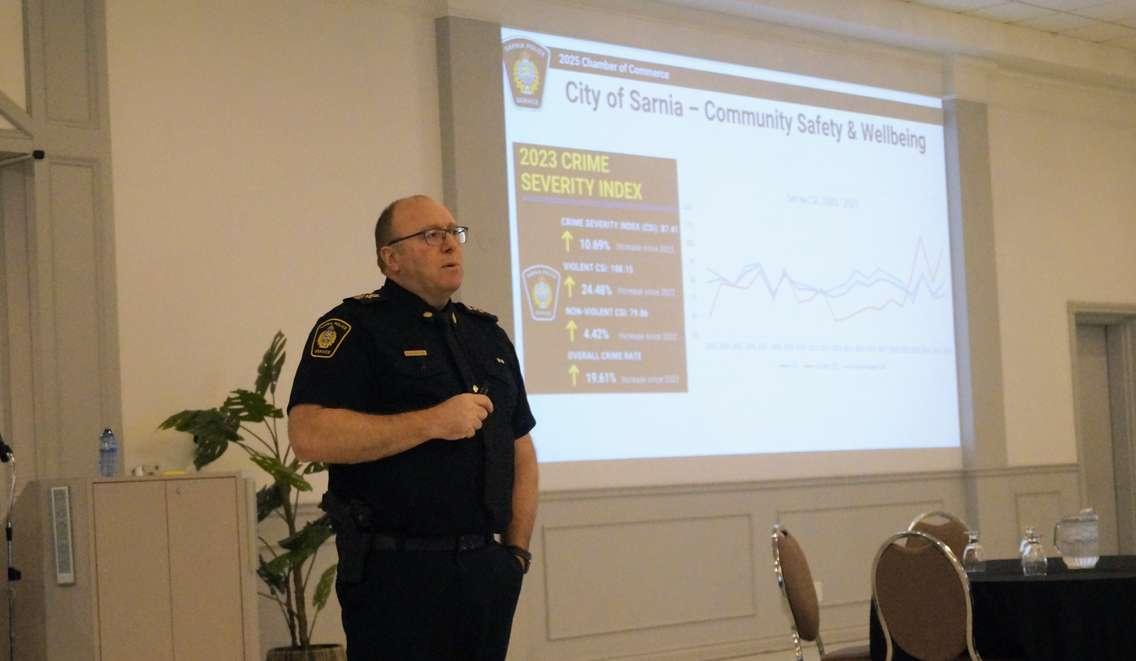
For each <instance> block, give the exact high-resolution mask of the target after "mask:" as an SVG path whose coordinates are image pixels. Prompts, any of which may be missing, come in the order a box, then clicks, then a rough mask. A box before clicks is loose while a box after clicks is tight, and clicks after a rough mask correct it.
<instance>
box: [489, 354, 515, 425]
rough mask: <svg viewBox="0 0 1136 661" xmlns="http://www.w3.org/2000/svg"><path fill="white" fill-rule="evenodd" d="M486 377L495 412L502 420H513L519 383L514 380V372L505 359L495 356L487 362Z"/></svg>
mask: <svg viewBox="0 0 1136 661" xmlns="http://www.w3.org/2000/svg"><path fill="white" fill-rule="evenodd" d="M485 375H486V377H487V379H486V385H487V386H488V387H489V399H491V400H493V410H494V412H500V413H501V417H502V418H505V419H511V418H512V417H513V409H514V408H515V407H516V405H517V381H516V379H514V378H513V371H512V370H510V369H509V365H508V363H506V362H505V359H504V358H503V357H497V356H493V357H491V358H490V359H489V360H488V361H487V362H486V365H485Z"/></svg>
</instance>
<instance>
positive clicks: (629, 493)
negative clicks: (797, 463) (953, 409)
mask: <svg viewBox="0 0 1136 661" xmlns="http://www.w3.org/2000/svg"><path fill="white" fill-rule="evenodd" d="M1076 470H1077V464H1074V463H1062V464H1039V465H1033V466H1006V467H1000V468H961V469H958V470H938V471H925V472H915V473H877V474H871V475H837V476H823V477H808V478H790V479H778V480H755V481H749V482H728V483H714V484H677V485H660V486H650V487H642V486H636V487H603V488H593V489H564V490H557V491H542V492H541V494H540V499H541V502H558V501H577V500H584V499H590V498H629V497H635V496H665V495H672V496H680V495H688V494H709V493H732V492H744V491H767V490H774V489H788V488H802V489H811V488H817V487H824V486H838V485H839V486H847V485H866V484H890V483H896V482H925V481H928V480H957V479H964V480H965V479H990V478H999V477H1021V476H1026V475H1052V474H1058V473H1067V472H1069V471H1076Z"/></svg>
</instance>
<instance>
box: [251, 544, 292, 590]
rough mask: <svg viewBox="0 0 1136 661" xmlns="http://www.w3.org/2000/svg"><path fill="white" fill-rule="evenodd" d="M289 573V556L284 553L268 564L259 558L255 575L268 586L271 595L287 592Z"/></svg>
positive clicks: (290, 568)
mask: <svg viewBox="0 0 1136 661" xmlns="http://www.w3.org/2000/svg"><path fill="white" fill-rule="evenodd" d="M291 571H292V558H291V554H290V553H284V554H281V555H278V556H276V557H275V558H273V559H272V560H270V561H268V562H265V561H264V558H263V557H262V558H260V567H259V568H258V569H257V570H256V575H257V576H259V577H260V578H261V580H263V581H264V582H265V583H267V584H268V587H269V588H270V589H271V590H272V592H273V593H284V592H287V591H288V574H289V572H291Z"/></svg>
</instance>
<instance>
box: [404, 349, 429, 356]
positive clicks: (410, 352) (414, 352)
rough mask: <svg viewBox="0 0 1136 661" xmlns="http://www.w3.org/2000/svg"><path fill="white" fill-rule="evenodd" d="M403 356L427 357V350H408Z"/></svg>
mask: <svg viewBox="0 0 1136 661" xmlns="http://www.w3.org/2000/svg"><path fill="white" fill-rule="evenodd" d="M402 355H404V356H406V357H407V358H414V357H421V356H425V355H426V350H425V349H407V350H405V351H403V352H402Z"/></svg>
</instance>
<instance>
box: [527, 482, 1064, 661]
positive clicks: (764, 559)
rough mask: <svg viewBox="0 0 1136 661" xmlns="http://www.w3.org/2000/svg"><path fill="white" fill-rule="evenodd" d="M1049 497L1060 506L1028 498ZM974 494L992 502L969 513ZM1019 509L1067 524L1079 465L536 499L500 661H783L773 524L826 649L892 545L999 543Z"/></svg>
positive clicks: (864, 611)
mask: <svg viewBox="0 0 1136 661" xmlns="http://www.w3.org/2000/svg"><path fill="white" fill-rule="evenodd" d="M976 484H981V486H982V489H977V488H975V485H976ZM1048 492H1056V493H1057V494H1058V495H1057V497H1056V500H1054V499H1052V498H1050V497H1049V496H1046V499H1043V500H1042V501H1040V502H1038V501H1037V500H1036V499H1033V500H1031V497H1030V496H1029V495H1028V494H1036V493H1048ZM972 494H981V495H982V497H983V498H985V499H987V500H988V501H989V502H982V503H974V502H971V500H970V496H971V495H972ZM1017 494H1023V499H1024V500H1022V502H1023V503H1025V504H1024V505H1022V507H1024V508H1031V507H1032V508H1034V510H1031V511H1040V512H1043V513H1048V512H1053V511H1064V510H1065V509H1067V505H1068V504H1069V503H1075V502H1076V500H1077V470H1076V466H1071V465H1070V466H1065V465H1062V466H1043V467H1022V468H1012V469H990V470H984V471H980V472H977V473H972V472H968V471H962V470H960V471H938V472H933V473H920V474H906V475H874V476H857V477H839V478H817V479H810V480H785V481H770V482H752V483H742V484H715V485H702V486H676V487H651V488H629V489H603V490H586V491H575V492H567V491H565V492H554V493H545V494H542V496H541V504H540V513H539V515H538V520H537V533H536V535H535V536H534V539H533V552H534V554H535V559H534V562H533V566H532V571H531V572H530V573H529V576H528V577H526V579H525V588H524V590H523V592H522V594H521V602H520V605H519V607H518V609H517V616H516V619H515V621H514V627H513V643H512V646H511V649H510V655H509V659H510V661H585V660H587V661H599V660H601V659H602V660H605V661H646V660H648V659H649V660H651V661H700V660H710V659H729V658H745V657H749V656H753V655H758V654H762V653H767V652H778V651H788V650H789V649H790V647H791V645H792V642H791V638H790V636H789V620H788V617H787V615H786V613H785V610H784V607H783V605H782V601H781V596H780V592H779V591H778V589H777V585H776V582H775V580H774V578H773V572H772V554H771V552H770V538H769V530H770V527H771V526H772V525H773V523H775V522H780V523H781V524H782V525H784V526H785V527H787V528H788V529H789V530H790V531H791V532H792V533H793V534H794V535H796V536H797V537H798V539H799V540H800V541H801V544H802V545H803V547H804V549H805V552H806V554H807V555H808V558H809V562H810V565H811V567H812V571H813V577H814V579H815V580H817V581H820V582H822V584H823V593H824V594H823V600H822V603H821V629H822V632H823V634H824V638H825V641H826V642H828V643H830V644H833V645H836V644H840V643H851V642H860V641H863V640H866V638H867V622H868V604H869V600H870V597H871V583H870V577H869V574H870V571H871V562H872V559H873V558H874V557H875V553H876V550H877V549H878V548H879V544H880V543H881V542H882V541H883V540H884V539H885V538H886V537H887V536H888V535H890V534H891V533H893V532H895V531H897V530H900V529H903V528H905V527H906V525H907V523H908V522H909V521H910V520H911V519H912V518H913V517H914V516H915V515H917V514H919V513H920V512H924V511H927V510H934V509H943V510H947V511H950V512H954V513H956V514H958V515H959V516H961V517H963V518H964V519H966V520H968V522H969V521H970V519H971V518H973V519H974V520H979V519H978V514H979V513H980V512H982V513H985V515H986V517H985V519H983V521H984V522H985V523H986V524H988V525H989V526H991V529H992V530H998V531H999V532H1000V533H1001V536H1002V537H1006V538H1007V539H1008V538H1009V537H1012V536H1014V535H1016V532H1015V527H1016V525H1017V524H1016V518H1015V514H1014V513H1015V512H1016V510H1017V508H1018V507H1019V502H1018V501H1019V500H1021V499H1019V498H1018V497H1017ZM1041 518H1043V519H1045V521H1047V522H1048V521H1049V518H1050V516H1049V514H1046V516H1043V517H1041ZM1037 525H1038V526H1042V525H1050V526H1052V522H1048V523H1045V522H1042V521H1039V522H1038V523H1037ZM984 539H985V533H984ZM1006 546H1007V547H1008V546H1009V545H1006ZM1015 548H1016V542H1015ZM1007 552H1012V549H1010V550H1008V551H1007ZM992 555H995V557H999V556H1001V555H1002V554H1001V553H992ZM786 658H788V657H786Z"/></svg>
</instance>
